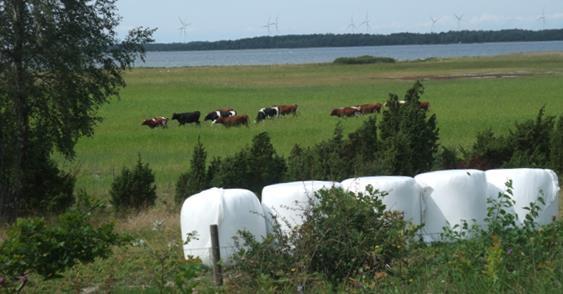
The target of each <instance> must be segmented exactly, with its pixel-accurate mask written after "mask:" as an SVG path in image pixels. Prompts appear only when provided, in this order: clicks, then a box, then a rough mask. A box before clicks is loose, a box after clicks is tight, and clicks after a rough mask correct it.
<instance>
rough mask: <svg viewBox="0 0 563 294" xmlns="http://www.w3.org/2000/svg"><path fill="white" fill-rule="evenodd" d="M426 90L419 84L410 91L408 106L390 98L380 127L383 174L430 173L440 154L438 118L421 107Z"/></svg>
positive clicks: (417, 82) (408, 92) (392, 97)
mask: <svg viewBox="0 0 563 294" xmlns="http://www.w3.org/2000/svg"><path fill="white" fill-rule="evenodd" d="M422 94H424V87H423V85H422V83H420V81H416V82H415V84H414V85H413V86H412V88H410V89H409V90H407V93H406V94H405V97H404V100H405V104H404V105H401V104H400V103H399V98H398V96H397V95H394V94H390V95H389V99H388V100H387V102H386V104H387V107H386V109H385V110H384V111H383V119H382V121H381V123H380V124H379V130H380V134H381V146H382V148H380V149H379V152H380V153H379V158H381V161H382V162H383V163H384V164H383V170H382V173H384V174H390V175H406V176H414V175H416V174H418V173H421V172H426V171H429V170H430V169H431V168H432V165H433V163H434V158H435V155H436V153H437V152H438V146H439V145H438V139H439V136H438V134H439V131H438V127H437V122H436V115H435V114H432V115H430V116H428V112H427V111H426V110H424V109H422V108H421V107H420V106H419V102H420V98H421V96H422Z"/></svg>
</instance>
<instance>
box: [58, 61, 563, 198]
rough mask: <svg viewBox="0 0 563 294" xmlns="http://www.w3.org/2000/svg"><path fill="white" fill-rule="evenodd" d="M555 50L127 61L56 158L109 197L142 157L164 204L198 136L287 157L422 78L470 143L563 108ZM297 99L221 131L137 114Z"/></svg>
mask: <svg viewBox="0 0 563 294" xmlns="http://www.w3.org/2000/svg"><path fill="white" fill-rule="evenodd" d="M562 78H563V54H561V53H553V54H526V55H523V54H522V55H509V56H495V57H478V58H473V57H471V58H469V57H468V58H455V59H429V60H421V61H410V62H398V63H391V64H371V65H370V64H368V65H340V64H338V65H337V64H313V65H275V66H232V67H193V68H135V69H133V70H131V71H128V72H127V73H126V74H125V79H126V82H127V87H125V88H124V89H123V90H122V91H121V95H120V97H119V98H115V99H113V100H112V101H111V103H109V104H107V105H105V106H103V107H102V108H101V109H100V110H99V112H98V115H99V116H100V117H101V118H102V119H103V121H102V122H101V123H99V125H98V126H97V128H96V130H95V133H94V135H93V136H92V137H89V138H82V139H81V140H80V141H79V143H78V145H77V148H76V151H77V152H76V158H75V159H74V160H72V161H66V160H64V159H62V158H59V161H60V162H61V163H62V165H63V167H64V168H65V169H67V170H71V171H72V172H74V173H76V174H77V176H78V182H77V187H78V188H79V189H85V190H86V191H87V192H88V193H90V194H93V195H95V196H96V197H99V198H101V199H108V196H107V195H108V191H109V189H110V186H111V182H112V180H113V178H114V177H115V176H116V175H117V174H118V173H119V172H120V170H121V168H122V167H124V166H132V165H133V163H134V162H135V160H136V159H137V156H138V154H139V155H141V157H142V159H143V161H145V162H148V163H149V164H150V167H151V168H152V169H153V171H154V172H155V175H156V179H157V187H158V194H159V199H160V201H166V202H169V201H170V200H171V199H172V197H173V194H174V185H175V182H176V180H177V178H178V176H179V175H180V173H182V172H183V171H185V170H186V169H187V168H188V165H189V160H190V158H191V152H192V150H193V146H194V144H195V143H196V142H197V140H198V138H199V140H201V142H202V143H203V145H204V146H205V148H206V150H207V152H208V158H212V157H214V156H220V157H221V156H225V155H230V154H233V153H235V152H237V151H238V150H240V148H241V147H243V146H245V145H248V144H249V143H250V141H251V139H252V137H253V136H255V135H256V134H258V133H260V132H264V131H265V132H268V133H269V135H270V137H271V139H272V142H273V144H274V146H275V148H276V150H277V151H278V152H279V153H281V154H282V155H284V156H286V155H287V154H288V153H289V151H290V150H291V148H292V146H293V145H294V144H300V145H302V146H310V145H313V144H315V143H317V142H320V141H322V140H324V139H327V138H329V137H330V135H331V134H332V132H333V130H334V127H335V126H336V124H337V122H338V121H341V122H342V125H343V127H344V130H345V132H349V131H352V130H354V129H356V128H357V127H359V126H360V124H361V122H362V121H363V120H364V119H363V118H362V117H355V118H348V119H338V118H336V117H331V116H329V113H330V111H331V109H332V108H335V107H341V106H348V105H353V104H360V103H370V102H371V103H373V102H380V103H383V102H384V101H385V100H386V99H387V97H388V94H389V93H396V94H398V95H399V96H400V97H402V96H403V95H404V92H405V91H406V90H407V89H408V88H409V87H411V86H412V84H413V83H414V81H416V80H417V79H419V80H422V81H423V84H424V87H425V94H424V95H423V98H422V100H427V101H429V102H430V111H431V112H432V113H435V114H436V115H437V118H438V125H439V128H440V143H441V144H442V145H443V146H449V147H454V146H464V147H468V146H470V145H471V144H472V142H473V140H474V138H475V135H476V134H477V133H478V132H479V131H482V130H484V129H486V128H491V129H493V130H494V131H495V132H503V133H505V132H507V131H508V129H509V128H510V127H511V126H513V125H514V123H515V122H517V121H523V120H525V119H530V118H533V117H535V115H536V114H537V112H538V110H539V109H540V107H542V106H543V105H545V106H546V112H547V114H552V115H558V114H561V113H562V112H563V83H561V80H562ZM289 103H296V104H298V105H299V109H298V115H297V116H296V117H291V116H289V117H284V118H280V119H276V120H268V121H265V122H263V123H260V124H255V123H253V122H252V123H250V125H249V127H248V128H246V127H240V128H224V127H223V126H220V125H213V126H212V125H210V124H209V123H208V122H206V123H203V122H202V124H201V126H200V127H197V126H195V125H186V126H182V127H180V126H178V124H177V122H176V121H170V123H169V127H168V128H167V129H149V128H147V127H146V126H141V121H142V120H143V119H145V118H150V117H153V116H157V115H163V116H166V117H171V116H172V113H173V112H185V111H195V110H199V111H200V112H201V113H202V117H203V116H205V114H206V113H207V112H209V111H212V110H214V109H216V108H218V107H225V106H230V107H234V108H235V109H236V110H237V111H238V112H239V113H241V114H248V115H249V116H250V118H251V120H254V119H255V117H256V113H257V110H258V109H259V108H261V107H264V106H269V105H273V104H289Z"/></svg>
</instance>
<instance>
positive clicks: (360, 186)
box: [342, 176, 422, 225]
mask: <svg viewBox="0 0 563 294" xmlns="http://www.w3.org/2000/svg"><path fill="white" fill-rule="evenodd" d="M368 186H371V187H372V188H373V189H374V190H378V191H380V192H385V193H387V195H386V196H384V197H383V200H382V201H383V204H385V206H386V209H387V210H394V211H400V212H402V213H403V214H404V217H405V219H406V220H409V221H411V222H412V223H414V224H417V225H419V224H420V223H421V208H422V203H421V201H420V194H421V189H420V186H419V185H418V184H417V183H416V182H415V180H414V179H413V178H411V177H401V176H379V177H360V178H352V179H347V180H344V181H342V188H343V189H344V190H346V191H350V192H354V193H366V192H367V187H368Z"/></svg>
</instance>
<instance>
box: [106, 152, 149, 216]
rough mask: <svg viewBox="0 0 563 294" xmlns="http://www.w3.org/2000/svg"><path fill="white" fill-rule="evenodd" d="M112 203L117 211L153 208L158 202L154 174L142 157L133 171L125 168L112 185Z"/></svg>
mask: <svg viewBox="0 0 563 294" xmlns="http://www.w3.org/2000/svg"><path fill="white" fill-rule="evenodd" d="M110 195H111V203H112V205H113V206H114V207H115V209H116V210H117V211H125V210H128V209H135V210H140V209H143V208H147V207H149V206H153V205H154V203H155V201H156V185H155V183H154V174H153V172H152V170H151V169H150V167H149V165H148V163H147V164H143V162H142V160H141V155H139V156H138V159H137V164H136V165H135V167H134V168H133V169H132V170H129V169H128V168H126V167H124V168H123V170H122V171H121V174H120V175H118V176H117V177H116V178H115V179H114V181H113V183H112V184H111V191H110Z"/></svg>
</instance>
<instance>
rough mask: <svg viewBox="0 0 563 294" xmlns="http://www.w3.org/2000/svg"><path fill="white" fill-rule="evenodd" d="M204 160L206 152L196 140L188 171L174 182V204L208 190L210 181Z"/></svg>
mask: <svg viewBox="0 0 563 294" xmlns="http://www.w3.org/2000/svg"><path fill="white" fill-rule="evenodd" d="M206 160H207V152H206V151H205V147H203V144H201V141H200V140H199V138H198V140H197V144H196V145H195V147H194V152H193V155H192V160H191V162H190V170H189V171H188V172H186V173H183V174H182V175H180V178H179V179H178V182H176V203H182V202H183V201H184V200H185V199H186V198H188V197H190V196H191V195H193V194H196V193H198V192H200V191H202V190H205V189H207V188H209V182H210V179H209V178H208V173H207V170H206V166H205V165H206Z"/></svg>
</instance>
